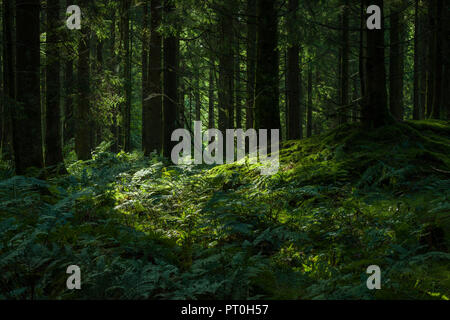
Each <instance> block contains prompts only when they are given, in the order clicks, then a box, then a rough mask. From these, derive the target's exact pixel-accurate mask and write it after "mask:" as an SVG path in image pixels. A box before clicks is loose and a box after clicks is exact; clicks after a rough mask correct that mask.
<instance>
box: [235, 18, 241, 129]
mask: <svg viewBox="0 0 450 320" xmlns="http://www.w3.org/2000/svg"><path fill="white" fill-rule="evenodd" d="M236 29H237V30H236V33H237V34H236V56H235V65H234V73H235V78H236V84H235V86H234V89H235V90H234V92H235V93H234V97H235V103H234V105H235V106H236V126H235V127H236V128H238V129H240V128H242V107H241V56H240V52H241V46H240V42H239V26H238V28H236Z"/></svg>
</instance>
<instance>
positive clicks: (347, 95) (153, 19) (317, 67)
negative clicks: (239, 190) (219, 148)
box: [0, 0, 450, 173]
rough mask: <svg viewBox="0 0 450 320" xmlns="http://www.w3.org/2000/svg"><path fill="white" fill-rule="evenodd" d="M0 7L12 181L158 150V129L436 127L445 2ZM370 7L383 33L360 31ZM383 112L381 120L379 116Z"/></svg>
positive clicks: (444, 68) (443, 79) (444, 88)
mask: <svg viewBox="0 0 450 320" xmlns="http://www.w3.org/2000/svg"><path fill="white" fill-rule="evenodd" d="M384 2H385V3H383V1H372V2H370V3H369V2H367V3H364V2H361V1H353V2H352V1H350V0H348V1H317V2H314V3H311V2H307V1H296V0H293V1H288V2H277V1H275V2H274V1H256V0H253V1H250V0H249V1H237V0H235V1H202V2H196V1H167V2H161V1H151V3H150V1H86V2H83V1H80V2H79V3H77V4H78V5H79V6H80V7H81V9H82V14H83V16H82V29H81V30H80V31H78V30H69V29H68V28H66V26H65V20H66V19H67V17H66V15H65V9H66V8H67V7H68V5H70V4H71V3H70V2H62V1H56V0H55V1H47V2H46V1H23V2H22V1H17V2H14V1H13V2H11V1H3V3H2V40H3V41H2V53H3V54H2V75H3V77H2V83H1V88H2V101H1V102H2V109H1V110H2V113H1V114H2V122H1V137H0V138H1V150H2V154H3V158H4V159H6V160H8V159H9V160H12V159H15V167H16V171H17V172H18V173H24V172H25V170H26V169H27V168H28V167H36V168H42V167H44V166H46V167H54V166H56V165H58V164H61V163H62V161H63V158H64V157H66V158H67V157H71V156H72V157H73V156H74V155H70V152H71V151H72V150H75V152H76V156H77V158H78V159H82V160H86V159H89V158H90V157H91V152H92V151H93V150H94V149H95V147H97V146H98V145H99V144H100V143H101V142H102V141H107V142H110V143H111V151H113V152H116V153H117V152H119V151H120V150H124V151H126V152H128V151H131V150H135V149H138V150H143V151H144V152H145V154H146V155H149V154H150V153H151V152H153V151H156V152H157V153H160V152H162V151H164V155H166V156H168V155H170V150H171V147H172V146H173V143H172V142H171V141H170V136H171V133H172V132H173V131H174V129H176V128H182V127H184V128H187V129H192V127H193V121H195V120H201V121H202V122H203V126H204V128H219V129H220V130H222V131H224V130H225V129H227V128H257V129H258V128H268V129H276V128H278V129H282V136H283V139H285V140H292V139H301V138H303V137H309V136H311V135H314V134H319V133H321V132H324V131H326V130H328V129H331V128H335V127H336V126H338V125H340V124H343V123H348V122H360V121H361V122H362V123H363V125H364V126H365V127H367V128H373V127H379V126H381V125H383V124H386V123H388V122H389V121H391V119H390V118H395V119H397V120H403V119H415V120H419V119H430V118H432V119H447V118H448V117H450V116H449V114H450V112H449V111H448V110H449V101H450V99H449V97H448V94H449V92H450V89H449V88H448V85H449V83H450V81H449V71H448V69H449V68H448V65H449V56H448V54H446V53H448V52H449V49H448V42H449V37H448V34H449V22H448V14H447V13H448V10H449V9H448V3H447V2H446V1H442V0H436V1H434V0H433V1H384ZM369 4H377V5H379V6H380V7H382V8H383V6H384V14H383V17H384V19H383V27H382V29H381V30H372V31H369V30H367V28H366V20H367V18H368V16H369V15H368V14H366V12H365V10H366V7H367V6H368V5H369ZM388 111H389V112H388Z"/></svg>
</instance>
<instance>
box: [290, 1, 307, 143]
mask: <svg viewBox="0 0 450 320" xmlns="http://www.w3.org/2000/svg"><path fill="white" fill-rule="evenodd" d="M288 6H289V17H288V21H287V28H288V37H289V39H291V43H290V44H289V48H288V51H287V66H286V67H287V97H286V98H287V113H286V117H288V123H287V128H288V135H287V138H288V140H296V139H301V138H303V134H302V133H303V125H302V119H301V110H300V86H301V84H300V67H299V63H300V62H299V53H300V45H299V44H298V39H297V33H298V31H297V30H296V28H295V26H296V25H297V23H298V22H297V10H298V0H289V4H288Z"/></svg>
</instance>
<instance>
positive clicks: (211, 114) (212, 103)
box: [208, 61, 216, 129]
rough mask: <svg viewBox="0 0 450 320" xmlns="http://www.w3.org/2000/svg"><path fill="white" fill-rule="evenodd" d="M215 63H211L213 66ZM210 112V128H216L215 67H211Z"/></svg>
mask: <svg viewBox="0 0 450 320" xmlns="http://www.w3.org/2000/svg"><path fill="white" fill-rule="evenodd" d="M213 63H214V61H211V64H213ZM208 100H209V110H208V128H209V129H213V128H215V127H216V124H215V120H214V66H210V67H209V99H208Z"/></svg>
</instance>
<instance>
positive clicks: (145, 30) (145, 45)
mask: <svg viewBox="0 0 450 320" xmlns="http://www.w3.org/2000/svg"><path fill="white" fill-rule="evenodd" d="M142 11H143V12H142V57H141V59H142V69H141V70H142V102H141V103H142V150H144V152H145V150H146V148H145V143H144V136H145V130H146V128H145V127H144V122H145V120H144V119H145V116H146V108H145V105H146V101H145V99H146V98H147V97H148V93H149V91H148V45H149V43H150V42H149V40H150V37H149V32H148V0H144V1H143V4H142Z"/></svg>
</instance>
